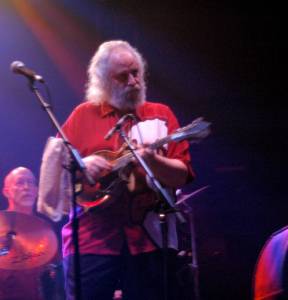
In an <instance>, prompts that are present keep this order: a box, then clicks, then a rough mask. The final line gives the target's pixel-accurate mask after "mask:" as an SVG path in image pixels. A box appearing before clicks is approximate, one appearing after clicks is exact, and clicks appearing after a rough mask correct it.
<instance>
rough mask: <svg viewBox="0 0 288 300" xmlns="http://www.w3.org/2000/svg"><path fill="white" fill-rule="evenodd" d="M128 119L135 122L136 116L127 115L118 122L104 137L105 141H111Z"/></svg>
mask: <svg viewBox="0 0 288 300" xmlns="http://www.w3.org/2000/svg"><path fill="white" fill-rule="evenodd" d="M127 118H131V119H133V120H135V116H134V115H133V114H126V115H124V116H123V117H121V118H120V119H119V120H118V122H117V123H116V124H115V125H114V126H113V127H112V128H111V129H110V130H109V131H108V133H107V134H106V135H105V136H104V139H105V140H109V139H110V138H111V136H112V135H113V134H114V133H115V132H116V131H117V130H119V129H120V128H121V126H122V124H123V123H124V122H125V121H126V119H127Z"/></svg>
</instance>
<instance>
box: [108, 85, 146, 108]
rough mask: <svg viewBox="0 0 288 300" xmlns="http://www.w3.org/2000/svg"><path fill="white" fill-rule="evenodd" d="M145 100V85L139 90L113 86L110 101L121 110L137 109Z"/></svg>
mask: <svg viewBox="0 0 288 300" xmlns="http://www.w3.org/2000/svg"><path fill="white" fill-rule="evenodd" d="M144 102H145V87H144V88H143V87H142V88H140V89H139V90H135V89H134V90H128V91H127V90H126V89H120V88H115V87H114V88H112V90H111V92H110V99H109V101H108V103H109V104H110V105H112V106H114V107H116V108H117V109H119V110H121V111H131V110H135V109H136V108H137V107H138V106H139V105H141V104H143V103H144Z"/></svg>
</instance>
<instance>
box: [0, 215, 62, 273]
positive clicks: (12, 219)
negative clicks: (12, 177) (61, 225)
mask: <svg viewBox="0 0 288 300" xmlns="http://www.w3.org/2000/svg"><path fill="white" fill-rule="evenodd" d="M57 249H58V240H57V237H56V234H55V232H54V231H53V229H52V226H51V225H50V224H49V223H48V222H47V221H45V220H43V219H40V218H38V217H36V216H30V215H26V214H23V213H18V212H11V211H0V269H5V270H23V269H32V268H36V267H40V266H42V265H45V264H47V263H49V262H50V261H51V260H52V258H53V257H54V256H55V254H56V252H57Z"/></svg>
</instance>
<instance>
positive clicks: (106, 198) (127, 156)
mask: <svg viewBox="0 0 288 300" xmlns="http://www.w3.org/2000/svg"><path fill="white" fill-rule="evenodd" d="M210 125H211V123H209V122H207V121H204V120H203V118H202V117H201V118H197V119H195V120H194V121H192V122H191V123H190V124H189V125H187V126H184V127H181V128H179V129H177V130H176V131H174V132H173V133H171V134H169V135H167V136H166V137H164V138H162V139H159V140H157V141H155V142H154V143H152V144H150V145H149V146H148V147H149V148H150V149H152V150H157V149H160V148H161V147H162V146H164V145H165V144H168V143H171V142H180V141H183V140H188V141H190V142H191V143H197V142H199V141H201V140H202V139H204V138H205V137H207V136H208V135H209V134H210ZM95 154H96V155H100V156H102V157H104V158H105V159H107V160H109V161H110V163H111V164H112V166H113V167H112V170H111V172H109V174H107V175H105V176H103V177H101V178H100V179H99V180H98V182H97V183H96V186H94V187H89V186H88V185H86V184H83V185H82V193H81V194H80V195H78V197H77V203H78V204H79V205H81V206H83V207H84V208H86V209H89V208H100V207H101V208H103V207H106V206H108V205H110V204H111V203H112V202H113V201H112V199H111V198H113V196H114V195H119V193H120V191H121V188H122V189H123V186H124V185H123V182H124V183H126V186H127V185H128V189H129V190H130V191H131V189H132V188H130V187H129V180H130V179H131V178H130V174H131V170H132V168H133V167H134V164H133V163H132V161H133V158H134V156H133V154H132V153H131V152H130V151H129V150H127V147H125V146H122V147H121V148H120V149H119V150H118V151H116V152H113V151H109V150H101V151H98V152H96V153H95ZM129 178H130V179H129ZM114 198H115V197H114Z"/></svg>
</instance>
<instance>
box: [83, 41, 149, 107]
mask: <svg viewBox="0 0 288 300" xmlns="http://www.w3.org/2000/svg"><path fill="white" fill-rule="evenodd" d="M121 48H122V49H126V50H128V51H130V52H131V53H132V54H133V55H134V56H135V58H136V59H137V61H138V63H139V75H140V78H141V80H142V82H143V86H142V89H143V93H144V95H145V93H146V84H145V80H144V74H145V61H144V59H143V57H142V55H141V54H140V53H139V52H138V50H137V49H135V48H133V47H132V46H131V45H130V44H129V43H128V42H125V41H121V40H116V41H109V42H104V43H103V44H101V45H100V46H99V48H98V49H97V51H96V52H95V54H94V56H93V57H92V59H91V61H90V63H89V66H88V70H87V74H88V81H87V83H86V95H85V96H86V100H87V101H91V102H93V103H94V104H100V103H101V102H105V101H107V99H108V97H109V96H110V95H109V94H108V92H109V91H108V89H107V79H108V78H107V73H108V72H107V71H108V67H109V59H110V56H111V54H112V52H113V51H114V50H116V49H121Z"/></svg>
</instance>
